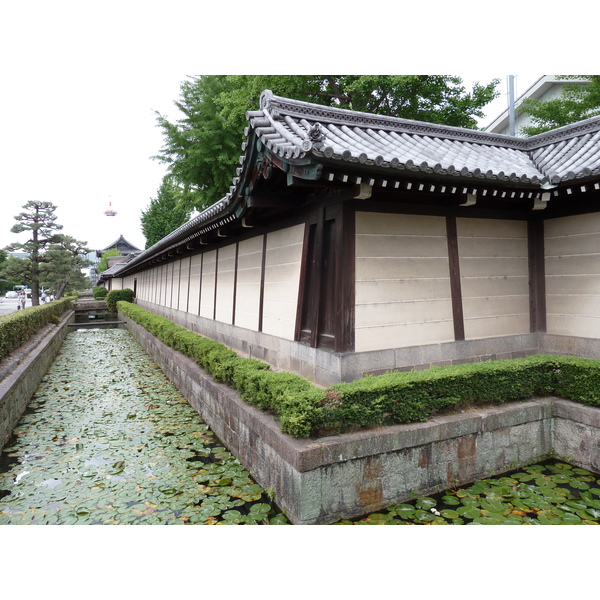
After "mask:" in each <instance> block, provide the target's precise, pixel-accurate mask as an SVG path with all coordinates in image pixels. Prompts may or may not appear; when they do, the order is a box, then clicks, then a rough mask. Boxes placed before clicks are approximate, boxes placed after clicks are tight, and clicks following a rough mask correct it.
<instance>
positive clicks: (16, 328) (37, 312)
mask: <svg viewBox="0 0 600 600" xmlns="http://www.w3.org/2000/svg"><path fill="white" fill-rule="evenodd" d="M71 307H72V301H71V299H70V298H65V299H63V300H56V301H54V302H49V303H48V304H42V305H40V306H30V307H29V308H26V309H24V310H17V311H15V312H12V313H10V314H8V315H3V316H2V317H0V360H3V359H5V358H6V357H7V356H8V355H9V354H10V353H11V352H13V351H14V350H16V349H17V348H18V347H19V346H21V345H22V344H24V343H25V342H26V341H27V340H28V339H29V338H30V337H31V336H32V335H33V334H35V333H36V332H37V331H39V330H40V329H41V328H42V327H45V326H46V325H48V324H50V323H54V324H58V322H59V320H60V317H61V316H62V315H63V313H65V312H66V311H68V310H70V309H71Z"/></svg>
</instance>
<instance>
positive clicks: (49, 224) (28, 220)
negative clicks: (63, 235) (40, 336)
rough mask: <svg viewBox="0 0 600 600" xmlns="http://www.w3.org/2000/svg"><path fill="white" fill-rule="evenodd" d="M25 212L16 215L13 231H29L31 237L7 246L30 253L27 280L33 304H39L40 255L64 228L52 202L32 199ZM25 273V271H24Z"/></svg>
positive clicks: (27, 203)
mask: <svg viewBox="0 0 600 600" xmlns="http://www.w3.org/2000/svg"><path fill="white" fill-rule="evenodd" d="M23 209H24V212H22V213H19V214H18V215H16V216H15V220H16V221H17V223H16V224H15V225H13V227H12V228H11V231H12V232H13V233H25V232H26V233H28V234H29V235H30V236H31V237H30V238H29V240H27V241H26V242H22V243H14V244H11V245H10V246H7V249H8V250H11V251H12V250H18V249H20V250H23V251H24V252H28V253H29V258H27V259H25V260H26V261H27V262H28V264H27V269H26V277H27V278H26V279H25V280H24V281H26V282H27V283H28V284H29V285H30V287H31V304H32V306H38V305H39V297H38V296H39V286H40V255H41V254H42V252H43V251H44V248H46V246H48V245H50V244H53V243H56V242H58V241H59V239H60V238H59V234H57V233H56V232H57V231H59V230H61V229H62V225H59V224H58V223H56V218H57V217H56V215H55V214H54V211H55V210H56V206H54V204H52V203H51V202H42V201H40V200H30V201H29V202H26V203H25V204H24V205H23ZM24 274H25V273H24Z"/></svg>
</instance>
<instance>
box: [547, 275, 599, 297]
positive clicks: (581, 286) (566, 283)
mask: <svg viewBox="0 0 600 600" xmlns="http://www.w3.org/2000/svg"><path fill="white" fill-rule="evenodd" d="M574 291H576V292H577V293H578V294H591V295H593V296H600V277H590V276H589V275H566V276H565V275H547V276H546V293H547V294H549V295H553V294H572V293H573V292H574Z"/></svg>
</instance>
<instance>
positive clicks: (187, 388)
mask: <svg viewBox="0 0 600 600" xmlns="http://www.w3.org/2000/svg"><path fill="white" fill-rule="evenodd" d="M125 320H126V321H127V327H128V329H129V330H130V331H131V332H132V333H133V335H134V336H135V337H136V338H137V339H138V340H139V341H140V343H141V344H142V346H143V347H144V348H145V349H146V351H147V352H148V353H149V354H150V356H152V358H153V359H154V360H155V361H156V362H157V363H158V364H159V365H160V366H161V367H162V368H163V370H164V371H165V373H166V374H167V376H168V377H169V378H170V379H171V380H172V381H173V382H174V383H175V385H176V386H177V387H178V388H179V390H180V391H181V392H182V393H183V394H184V395H185V396H186V397H187V398H188V399H189V401H190V403H191V404H192V406H194V408H196V410H197V411H198V412H199V414H200V415H201V416H202V417H203V419H204V420H205V421H206V422H207V423H208V425H209V426H210V427H211V428H212V429H213V431H214V432H215V434H216V435H217V436H218V437H219V438H220V440H221V441H222V442H223V443H224V444H225V445H226V446H227V447H228V448H229V449H230V450H231V452H233V454H234V455H236V456H237V457H238V458H239V460H240V462H241V463H242V464H243V465H244V466H245V467H246V468H247V469H248V470H249V471H250V472H251V473H252V474H253V476H254V477H255V479H256V481H257V482H258V483H259V484H260V485H262V486H263V487H264V488H265V489H269V488H272V489H273V490H274V491H275V497H276V501H277V503H278V505H279V506H280V507H281V508H282V509H283V510H285V511H286V514H287V516H288V518H289V519H290V520H291V521H292V522H293V523H296V524H325V523H332V522H335V521H338V520H340V519H344V518H352V517H358V516H360V515H363V514H367V513H369V512H374V511H377V510H381V509H382V508H384V507H386V506H389V505H391V504H395V503H398V502H403V501H406V500H409V499H410V498H411V497H414V496H418V495H419V496H420V495H425V494H430V493H435V492H438V491H442V490H444V489H447V488H449V487H451V486H456V485H464V484H467V483H470V482H472V481H474V480H476V479H480V478H484V477H488V476H491V475H496V474H500V473H503V472H506V471H509V470H511V469H514V468H518V467H521V466H523V465H525V464H528V463H532V462H537V461H539V460H541V459H543V458H545V457H548V456H550V455H552V454H553V453H555V454H556V456H557V457H559V458H561V459H564V460H568V461H569V462H571V463H572V464H575V465H578V466H581V467H583V468H588V469H591V470H594V471H597V472H598V471H600V442H599V441H598V440H600V435H599V434H600V409H598V408H594V407H585V406H580V405H578V404H576V403H573V402H568V401H563V400H557V399H555V398H544V399H538V400H532V401H529V402H516V403H511V404H508V405H503V406H499V407H490V408H485V409H484V408H480V409H477V410H471V411H467V412H463V413H457V414H452V415H447V416H439V417H437V418H434V419H432V420H430V421H428V422H426V423H413V424H409V425H395V426H392V427H379V428H374V429H369V430H364V431H360V432H356V433H347V434H343V435H338V436H331V437H326V438H319V439H308V440H300V439H295V438H293V437H291V436H289V435H286V434H283V433H281V431H280V430H279V426H278V424H277V423H276V422H275V421H274V419H273V418H271V417H270V416H269V415H266V414H264V413H262V412H261V411H259V410H257V409H256V408H254V407H253V406H250V405H249V404H247V403H245V402H244V401H243V400H241V399H240V398H239V396H238V395H237V394H236V393H235V391H233V390H231V389H230V388H228V387H227V386H224V385H222V384H218V383H215V382H213V380H212V379H211V378H210V377H208V376H207V375H206V374H205V373H204V371H203V370H202V369H201V368H200V367H198V366H197V365H196V364H195V363H194V362H193V361H191V360H190V359H188V358H187V357H185V356H183V355H181V354H180V353H178V352H175V351H173V350H172V349H170V348H169V347H167V346H166V345H165V344H163V343H162V342H160V341H158V340H156V338H154V337H153V336H152V335H150V334H149V333H148V332H147V331H146V330H144V329H143V328H141V327H140V326H139V325H137V324H135V323H133V322H132V321H131V320H129V319H126V318H125Z"/></svg>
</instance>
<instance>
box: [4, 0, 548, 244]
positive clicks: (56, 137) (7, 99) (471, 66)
mask: <svg viewBox="0 0 600 600" xmlns="http://www.w3.org/2000/svg"><path fill="white" fill-rule="evenodd" d="M202 6H203V4H201V3H199V2H190V1H178V0H170V1H169V2H151V1H147V2H143V3H142V2H127V0H120V1H119V2H113V1H111V0H107V1H104V2H102V3H93V4H92V3H88V2H83V1H79V2H75V1H69V2H64V1H62V2H61V1H60V0H55V1H52V2H50V1H40V0H30V1H28V2H15V3H12V4H11V5H9V4H8V3H7V2H2V4H1V8H0V53H1V57H2V58H1V59H0V60H1V61H2V84H3V86H2V93H1V94H0V115H1V116H2V120H3V127H2V130H1V139H0V247H4V246H5V245H6V244H8V243H10V242H13V241H17V240H21V241H24V237H25V236H24V235H20V236H16V235H15V234H11V233H10V228H11V227H12V225H13V224H14V216H15V215H16V214H18V213H19V212H20V211H21V207H22V205H23V204H24V203H25V202H27V201H28V200H43V201H48V202H52V203H53V204H55V205H56V206H57V207H58V209H57V216H58V222H59V223H60V224H62V225H63V226H64V229H63V233H66V234H68V235H72V236H73V237H75V238H77V239H80V240H84V241H87V243H88V245H89V246H90V247H91V248H94V249H96V248H103V247H105V246H107V245H109V244H110V243H112V242H113V241H114V240H115V239H116V238H117V237H118V236H119V235H120V234H123V235H124V236H125V238H126V239H127V240H129V241H130V242H131V243H133V244H134V245H136V246H138V247H139V248H143V247H144V245H145V239H144V237H143V235H142V233H141V228H140V215H141V211H142V210H143V209H145V208H147V206H148V204H149V202H150V199H151V198H153V197H155V196H156V191H157V189H158V187H159V186H160V183H161V180H162V178H163V175H164V174H165V172H166V171H165V167H164V166H163V165H162V164H161V163H159V162H157V161H153V160H151V156H152V155H154V154H156V153H158V152H159V150H160V148H161V146H162V135H161V132H160V130H159V129H158V128H157V127H156V115H155V111H158V112H159V113H161V114H164V115H167V116H168V117H170V118H172V119H176V118H177V111H176V108H175V107H174V101H175V100H176V99H177V98H178V96H179V86H180V83H181V82H182V81H183V80H185V79H186V77H187V76H188V75H191V74H214V73H220V72H225V73H239V72H243V73H253V72H261V73H268V72H275V73H286V72H302V73H306V72H311V71H318V72H325V71H327V70H328V69H329V70H336V68H337V70H338V71H339V72H354V73H358V72H388V73H389V72H399V73H418V72H426V73H435V72H448V73H451V74H461V73H462V74H463V77H464V78H465V81H469V82H470V81H471V80H472V79H478V80H480V81H481V82H482V83H487V82H488V81H490V80H491V79H492V78H494V77H499V78H501V80H502V83H501V91H502V96H501V98H500V99H499V100H498V101H496V103H494V105H493V106H490V108H489V109H488V116H489V118H488V119H487V121H491V120H492V119H493V118H494V117H495V116H496V115H497V114H498V113H499V112H501V111H502V110H504V108H505V107H506V95H505V94H506V75H505V73H506V72H507V71H508V69H509V68H510V67H511V66H513V67H516V66H519V67H523V64H522V63H521V62H519V63H517V64H515V63H514V62H513V63H512V64H510V63H509V64H506V65H504V64H502V63H501V64H497V63H496V64H494V63H493V62H489V61H488V59H489V57H486V63H485V64H481V63H478V62H477V60H478V59H480V60H481V58H482V57H481V56H478V53H473V52H472V51H471V50H470V49H469V48H460V46H457V47H458V48H459V57H458V60H457V61H456V62H454V63H452V64H451V65H450V64H449V63H448V54H449V52H444V53H443V54H441V55H440V56H439V57H435V56H432V57H430V58H429V59H428V60H425V61H424V60H423V56H422V55H421V56H419V58H415V57H413V58H410V57H409V56H404V59H403V60H402V61H400V62H398V61H396V60H392V59H391V58H390V57H393V56H394V53H395V52H399V53H400V54H401V53H402V46H401V44H402V43H403V42H405V41H406V35H405V36H403V38H402V41H398V40H397V41H395V42H394V43H393V44H391V49H392V51H390V50H389V49H386V47H385V46H382V45H381V39H380V40H378V43H377V45H376V46H372V45H369V44H364V38H363V37H361V38H360V39H361V40H363V45H362V46H361V45H358V46H357V47H356V48H355V49H354V52H351V51H350V50H349V49H351V48H352V47H353V45H352V44H350V43H346V44H343V43H341V41H340V39H339V38H338V37H331V29H330V28H328V27H327V26H326V25H325V23H326V22H327V18H326V17H327V10H329V9H328V8H326V7H324V5H322V3H321V4H320V3H318V2H307V3H305V5H304V6H305V7H306V11H307V13H308V14H310V12H311V10H312V11H313V12H314V10H319V11H320V14H321V16H322V17H323V18H322V19H317V20H316V21H314V20H311V19H306V20H298V19H296V20H295V21H294V23H293V24H292V22H291V21H287V22H286V20H285V19H286V17H285V13H284V12H282V11H280V10H279V9H278V12H277V15H278V16H274V15H273V11H266V10H265V11H263V10H261V11H254V12H253V11H247V10H237V11H236V10H235V7H236V6H242V7H248V6H250V4H245V3H236V2H233V3H229V4H227V7H228V8H227V9H220V10H219V9H217V11H218V12H217V13H215V12H214V11H215V9H205V8H202ZM332 6H335V3H334V4H333V5H332ZM316 7H318V9H317V8H316ZM331 10H332V13H331V16H332V18H333V17H334V16H335V19H337V21H336V22H340V15H339V13H337V14H336V13H335V12H333V8H331ZM263 13H264V14H263ZM269 19H270V20H269ZM273 23H275V27H280V28H281V27H284V28H291V27H295V32H292V35H287V36H281V35H278V33H277V31H276V30H269V24H271V25H273ZM343 25H344V22H343V21H342V22H341V26H342V27H343ZM346 26H347V27H346V31H347V35H348V36H349V39H350V38H351V37H352V35H353V34H354V35H356V33H357V32H359V31H360V27H361V25H360V22H358V21H356V20H349V21H347V22H346ZM383 29H384V31H385V28H383ZM338 33H339V32H338ZM413 33H415V32H413ZM434 33H435V31H434ZM363 34H364V32H362V33H361V35H363ZM382 39H385V36H383V38H382ZM415 39H417V40H418V39H419V38H418V36H417V37H416V38H415ZM417 43H419V42H417ZM453 44H454V42H453ZM453 47H454V46H453ZM447 50H448V49H447ZM417 54H419V53H417ZM450 54H451V52H450ZM373 56H378V57H379V58H380V60H378V61H377V62H376V63H374V62H373V61H372V60H371V59H372V57H373ZM382 57H383V58H382ZM385 57H387V59H386V58H385ZM436 66H438V68H436ZM504 66H506V68H503V67H504ZM543 66H544V65H540V68H539V69H538V68H537V66H535V67H532V66H531V65H529V66H528V67H527V70H526V72H528V73H529V75H521V76H519V78H518V79H517V93H520V92H522V91H524V90H525V89H526V87H528V85H529V84H530V83H532V82H533V81H535V79H536V78H537V77H538V76H540V75H541V74H542V73H543V71H542V70H541V69H542V68H543ZM513 72H515V70H513ZM516 72H521V73H522V72H524V71H523V69H521V70H520V71H516ZM477 74H479V75H477ZM223 192H224V193H225V192H226V190H224V191H223ZM109 202H111V203H112V207H113V208H114V209H115V210H116V211H117V213H118V214H117V216H116V217H105V216H104V214H103V213H104V211H105V210H106V209H107V208H108V204H109Z"/></svg>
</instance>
